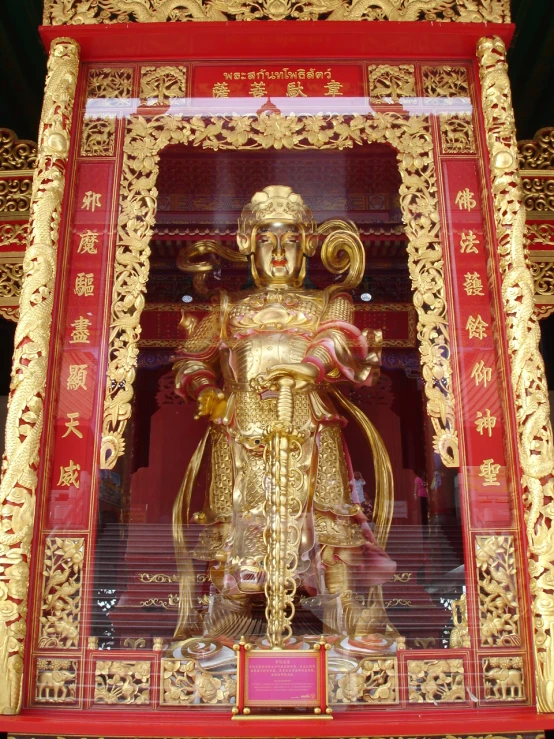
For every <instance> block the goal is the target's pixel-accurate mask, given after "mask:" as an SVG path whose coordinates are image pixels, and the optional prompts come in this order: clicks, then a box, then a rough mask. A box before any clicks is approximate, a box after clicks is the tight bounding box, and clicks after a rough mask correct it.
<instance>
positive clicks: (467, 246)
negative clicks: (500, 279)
mask: <svg viewBox="0 0 554 739" xmlns="http://www.w3.org/2000/svg"><path fill="white" fill-rule="evenodd" d="M479 243H480V242H479V239H478V238H477V236H476V235H475V234H474V233H473V231H462V233H461V236H460V253H461V254H479V249H478V248H477V246H478V244H479Z"/></svg>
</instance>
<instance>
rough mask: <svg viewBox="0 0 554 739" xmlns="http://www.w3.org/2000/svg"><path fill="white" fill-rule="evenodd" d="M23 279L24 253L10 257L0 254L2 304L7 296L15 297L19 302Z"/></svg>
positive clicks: (0, 295)
mask: <svg viewBox="0 0 554 739" xmlns="http://www.w3.org/2000/svg"><path fill="white" fill-rule="evenodd" d="M22 280H23V255H21V256H20V257H19V258H18V257H10V258H9V259H8V258H5V257H4V256H3V255H2V254H0V301H1V302H0V305H1V304H2V302H3V301H5V300H6V299H7V298H12V299H15V303H17V304H19V295H20V293H21V282H22ZM15 303H14V304H15Z"/></svg>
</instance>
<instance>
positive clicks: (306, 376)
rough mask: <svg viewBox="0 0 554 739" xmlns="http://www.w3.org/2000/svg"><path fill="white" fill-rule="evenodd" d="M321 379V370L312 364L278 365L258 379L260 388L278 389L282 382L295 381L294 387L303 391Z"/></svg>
mask: <svg viewBox="0 0 554 739" xmlns="http://www.w3.org/2000/svg"><path fill="white" fill-rule="evenodd" d="M318 377H319V368H318V367H316V365H315V364H312V363H311V362H305V363H298V364H276V365H275V366H274V367H272V368H271V369H270V370H268V371H267V372H265V373H264V374H262V375H258V377H257V378H256V380H257V382H256V384H257V385H258V386H259V387H266V388H271V387H275V388H278V387H279V385H280V381H281V380H284V379H287V380H290V379H292V380H294V387H295V388H296V389H297V390H302V389H303V388H305V387H307V386H308V385H311V384H313V383H314V382H315V381H316V380H317V378H318Z"/></svg>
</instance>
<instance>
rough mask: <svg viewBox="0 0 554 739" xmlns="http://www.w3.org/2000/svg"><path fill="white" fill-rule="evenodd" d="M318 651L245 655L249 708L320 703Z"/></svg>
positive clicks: (255, 652)
mask: <svg viewBox="0 0 554 739" xmlns="http://www.w3.org/2000/svg"><path fill="white" fill-rule="evenodd" d="M320 658H321V655H320V653H319V652H311V651H310V652H307V651H301V652H273V653H272V652H268V651H265V650H264V651H261V650H260V651H251V652H247V655H246V665H245V667H246V669H245V673H246V674H245V696H244V697H245V704H246V705H247V706H298V707H309V706H319V704H320V674H321V673H320Z"/></svg>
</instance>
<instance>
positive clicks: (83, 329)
mask: <svg viewBox="0 0 554 739" xmlns="http://www.w3.org/2000/svg"><path fill="white" fill-rule="evenodd" d="M71 326H72V328H73V331H72V332H71V339H70V340H69V343H70V344H90V341H89V337H90V330H89V327H90V321H89V320H88V318H85V317H84V316H79V318H76V319H75V320H74V321H73V323H72V324H71Z"/></svg>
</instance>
